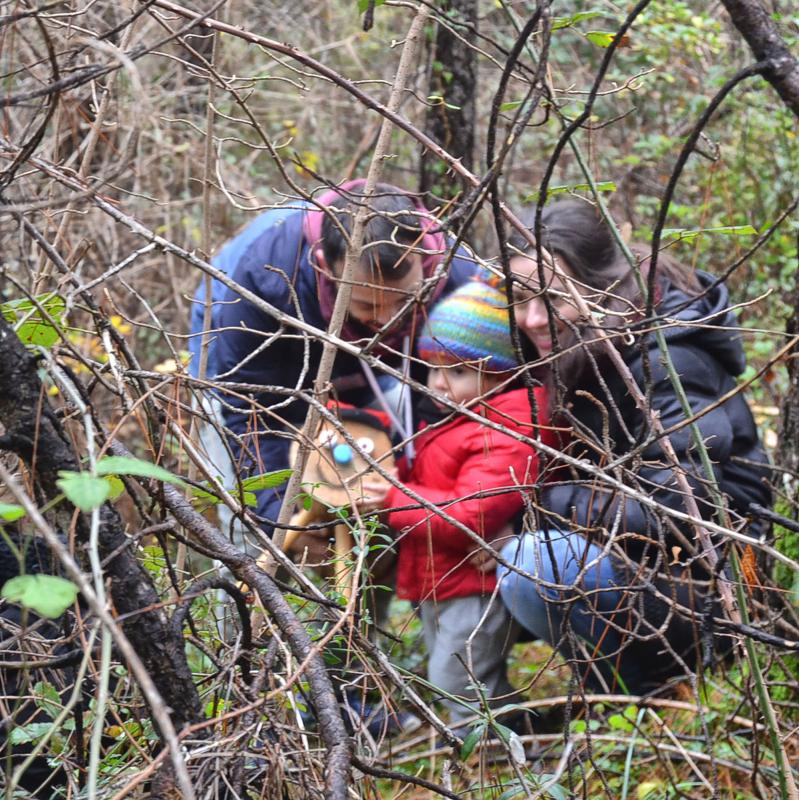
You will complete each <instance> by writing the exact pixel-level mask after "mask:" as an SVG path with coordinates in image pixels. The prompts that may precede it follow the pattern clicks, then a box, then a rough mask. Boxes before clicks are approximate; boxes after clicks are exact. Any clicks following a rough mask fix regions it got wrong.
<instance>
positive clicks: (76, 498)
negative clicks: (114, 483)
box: [56, 470, 111, 512]
mask: <svg viewBox="0 0 799 800" xmlns="http://www.w3.org/2000/svg"><path fill="white" fill-rule="evenodd" d="M58 474H59V475H60V476H61V477H60V478H59V479H58V480H57V481H56V485H57V486H58V488H59V489H61V491H62V492H63V493H64V494H65V495H66V496H67V499H68V500H69V501H70V503H72V505H74V506H77V507H78V508H79V509H80V510H81V511H86V512H88V511H94V509H95V508H100V506H101V505H102V504H103V503H104V502H105V501H106V500H107V499H108V495H110V494H111V485H110V484H109V483H108V481H107V480H105V478H97V477H95V476H94V475H90V474H89V473H88V472H68V471H66V470H61V472H59V473H58Z"/></svg>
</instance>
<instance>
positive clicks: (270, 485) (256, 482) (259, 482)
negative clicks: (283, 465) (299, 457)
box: [241, 469, 292, 492]
mask: <svg viewBox="0 0 799 800" xmlns="http://www.w3.org/2000/svg"><path fill="white" fill-rule="evenodd" d="M291 472H292V470H290V469H276V470H275V471H274V472H264V473H263V474H262V475H253V476H252V477H250V478H245V479H244V480H243V481H242V482H241V486H242V488H243V489H244V490H246V491H248V492H259V491H261V490H262V489H274V488H275V487H277V486H282V485H283V484H284V483H285V482H286V481H287V480H288V479H289V478H290V477H291Z"/></svg>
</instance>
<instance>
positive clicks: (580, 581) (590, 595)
mask: <svg viewBox="0 0 799 800" xmlns="http://www.w3.org/2000/svg"><path fill="white" fill-rule="evenodd" d="M502 556H503V557H504V559H505V560H506V561H507V562H509V563H512V564H515V565H516V566H517V567H519V568H520V569H523V570H524V571H525V572H528V573H529V574H530V575H532V576H534V577H535V578H536V580H535V581H532V580H530V579H529V578H524V577H522V576H521V575H519V574H518V573H515V572H511V571H510V570H508V569H506V568H504V567H502V566H500V567H499V569H498V571H497V576H498V578H499V579H500V581H501V582H500V592H501V595H502V599H503V601H504V602H505V605H506V606H507V607H508V609H509V611H510V612H511V614H512V615H513V617H514V618H515V619H516V621H517V622H519V624H520V625H522V626H523V627H525V628H526V629H527V630H529V631H530V632H531V633H533V634H535V635H536V636H538V637H539V638H541V639H544V640H545V641H547V642H549V643H550V644H551V645H552V646H553V647H555V648H557V649H558V650H559V651H560V652H561V653H562V654H563V656H564V657H566V658H567V659H570V660H572V661H573V662H575V663H576V664H577V665H578V669H579V670H580V672H581V675H582V679H583V685H584V686H585V688H587V689H589V690H594V691H613V692H619V691H624V690H625V689H626V691H627V692H629V693H631V694H637V693H639V692H641V691H643V690H644V689H645V688H646V687H647V685H648V683H649V682H648V681H647V680H646V677H645V673H646V665H645V664H641V663H639V661H640V654H638V653H636V652H635V651H636V650H638V649H639V648H636V647H630V646H629V645H630V642H631V637H630V636H629V635H627V634H626V630H627V629H629V627H630V622H631V619H632V618H633V614H632V612H631V609H630V604H631V602H632V600H631V599H630V595H629V593H627V592H625V591H624V590H623V589H621V588H619V587H623V586H624V585H625V581H623V580H619V579H618V576H617V571H616V569H615V568H614V565H613V562H612V560H611V558H610V554H609V553H607V552H604V551H603V549H602V548H601V547H598V546H597V545H595V544H592V543H589V542H587V541H586V539H585V538H584V537H583V536H582V535H580V534H578V533H574V532H566V533H563V532H558V531H551V532H544V531H537V532H535V533H526V534H523V535H522V536H521V537H519V538H518V539H514V540H513V541H511V542H509V543H508V544H506V545H505V547H503V548H502ZM616 626H618V628H617V627H616ZM654 649H655V648H653V650H654Z"/></svg>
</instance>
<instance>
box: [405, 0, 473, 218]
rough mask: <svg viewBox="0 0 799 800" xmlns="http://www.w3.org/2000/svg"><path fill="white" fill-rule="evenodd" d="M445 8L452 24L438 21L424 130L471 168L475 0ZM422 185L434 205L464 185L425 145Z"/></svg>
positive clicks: (448, 0) (456, 0) (457, 0)
mask: <svg viewBox="0 0 799 800" xmlns="http://www.w3.org/2000/svg"><path fill="white" fill-rule="evenodd" d="M440 14H441V16H443V17H445V18H446V19H447V21H448V25H449V26H451V28H452V29H454V31H457V33H458V34H459V35H457V36H456V35H455V33H453V30H451V29H450V27H447V26H445V25H443V24H439V26H438V34H437V36H436V42H435V52H434V55H433V66H432V72H431V76H430V88H429V92H428V95H429V96H430V97H431V98H433V99H431V100H430V103H431V105H430V106H429V107H428V109H427V115H426V118H425V129H424V130H425V133H426V134H427V135H428V136H429V137H430V138H432V139H434V140H435V141H436V142H437V143H438V144H440V145H441V146H442V147H443V148H444V149H445V150H447V151H448V152H449V153H451V154H452V155H453V156H455V157H456V158H459V159H460V160H461V162H462V163H463V165H464V166H465V167H466V168H467V169H469V170H470V171H471V170H472V165H473V160H474V143H475V105H474V95H475V83H476V80H477V58H476V56H475V52H474V50H473V49H472V48H471V47H470V46H469V44H468V41H470V40H472V39H473V38H474V31H475V30H476V26H477V2H476V0H445V1H444V2H443V3H442V4H441V6H440ZM420 166H421V175H420V181H419V190H420V191H421V192H424V193H427V198H426V201H427V202H428V203H429V204H430V206H431V207H435V206H437V205H440V204H441V203H444V202H446V201H448V200H451V199H452V198H454V197H456V196H457V194H458V193H459V192H460V191H461V190H462V189H464V188H465V187H464V186H463V185H462V184H461V183H459V182H457V181H455V180H453V179H452V177H451V176H449V175H447V169H446V165H445V164H443V163H442V162H441V161H439V160H438V159H436V158H435V156H433V155H432V154H431V153H430V152H428V151H426V150H425V151H423V153H422V159H421V165H420Z"/></svg>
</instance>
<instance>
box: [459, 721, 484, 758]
mask: <svg viewBox="0 0 799 800" xmlns="http://www.w3.org/2000/svg"><path fill="white" fill-rule="evenodd" d="M485 729H486V725H485V722H478V723H477V725H475V726H474V727H473V728H472V729H471V731H469V735H468V736H467V737H466V738H465V739H464V740H463V745H462V746H461V760H462V761H465V760H466V759H467V758H469V756H470V755H471V754H472V752H473V751H474V748H475V747H477V743H478V742H479V741H480V739H481V738H482V737H483V733H484V732H485Z"/></svg>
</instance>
